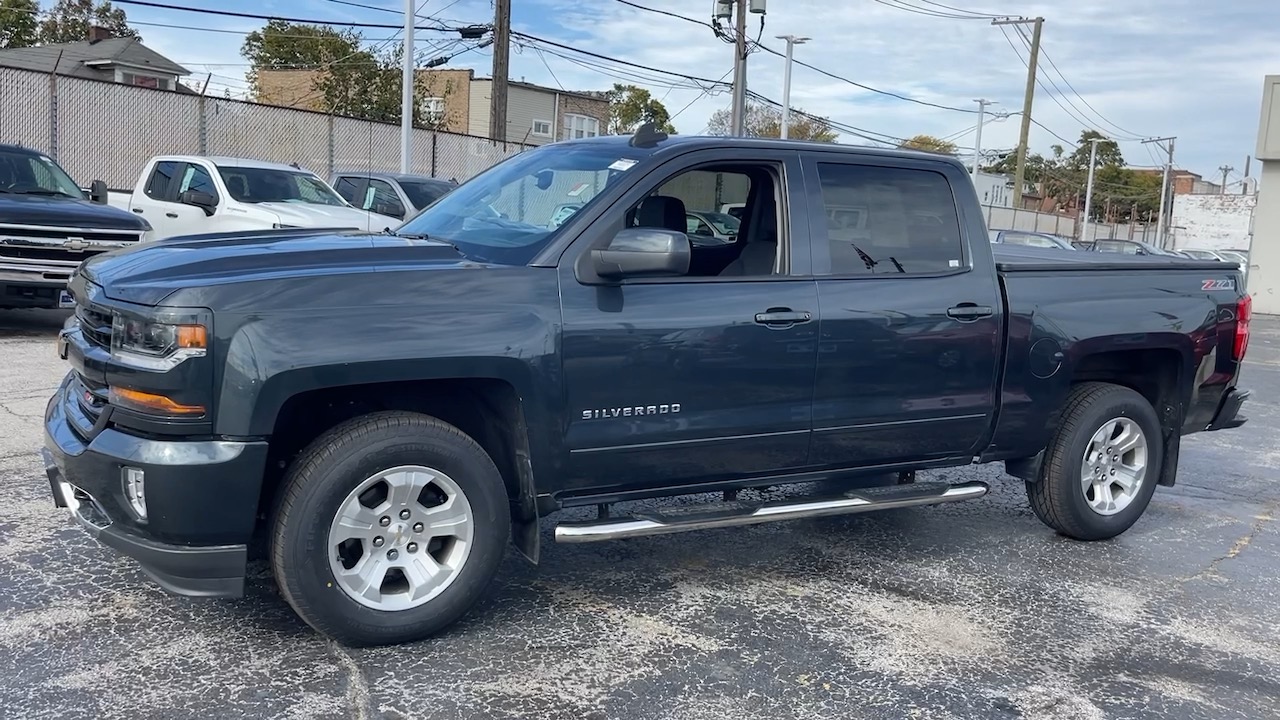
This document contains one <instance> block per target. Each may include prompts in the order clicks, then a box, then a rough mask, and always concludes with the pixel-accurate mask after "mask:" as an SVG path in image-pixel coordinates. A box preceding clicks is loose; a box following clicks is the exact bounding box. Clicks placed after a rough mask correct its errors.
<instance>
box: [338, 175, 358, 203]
mask: <svg viewBox="0 0 1280 720" xmlns="http://www.w3.org/2000/svg"><path fill="white" fill-rule="evenodd" d="M363 184H364V181H363V180H361V179H360V178H353V177H347V176H345V175H344V176H343V177H340V178H338V182H336V183H334V185H333V189H334V190H336V191H337V192H338V194H339V195H341V196H342V199H343V200H346V201H347V202H349V203H351V204H352V205H356V204H359V202H360V194H361V193H360V187H361V186H362V185H363Z"/></svg>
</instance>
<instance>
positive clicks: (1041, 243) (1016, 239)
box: [1004, 233, 1058, 248]
mask: <svg viewBox="0 0 1280 720" xmlns="http://www.w3.org/2000/svg"><path fill="white" fill-rule="evenodd" d="M1004 242H1006V243H1008V244H1009V245H1027V246H1030V247H1042V248H1056V247H1058V244H1057V243H1055V242H1054V241H1052V240H1050V239H1049V238H1047V237H1043V236H1040V235H1030V234H1028V233H1005V234H1004Z"/></svg>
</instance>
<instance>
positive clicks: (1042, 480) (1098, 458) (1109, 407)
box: [1027, 383, 1163, 540]
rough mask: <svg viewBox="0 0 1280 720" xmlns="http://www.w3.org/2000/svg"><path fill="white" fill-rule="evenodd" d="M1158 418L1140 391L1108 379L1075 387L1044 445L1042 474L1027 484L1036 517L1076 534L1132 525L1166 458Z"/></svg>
mask: <svg viewBox="0 0 1280 720" xmlns="http://www.w3.org/2000/svg"><path fill="white" fill-rule="evenodd" d="M1161 447H1162V445H1161V442H1160V422H1159V419H1158V418H1157V417H1156V413H1155V410H1153V409H1152V407H1151V403H1149V402H1147V399H1146V398H1144V397H1142V396H1141V395H1139V394H1138V393H1137V392H1134V391H1133V390H1130V389H1129V388H1126V387H1121V386H1119V385H1111V384H1107V383H1083V384H1080V385H1077V386H1076V387H1074V388H1073V389H1072V391H1071V394H1070V395H1069V396H1068V397H1067V402H1066V405H1065V406H1064V408H1063V411H1062V421H1061V422H1060V423H1059V425H1058V429H1057V430H1056V431H1055V432H1054V435H1053V438H1052V440H1050V442H1049V446H1048V448H1046V450H1045V458H1044V464H1043V466H1042V467H1041V469H1040V477H1039V478H1038V479H1037V480H1036V481H1035V482H1029V483H1027V497H1028V498H1029V499H1030V501H1031V508H1032V510H1033V511H1035V514H1036V516H1037V517H1039V518H1040V520H1042V521H1043V522H1044V523H1045V524H1046V525H1048V526H1049V527H1051V528H1053V529H1054V530H1057V531H1058V532H1060V533H1062V534H1063V535H1067V536H1069V537H1073V538H1076V539H1077V540H1104V539H1106V538H1111V537H1115V536H1116V535H1119V534H1120V533H1122V532H1124V531H1125V530H1128V529H1129V528H1130V527H1131V526H1132V525H1133V524H1134V523H1135V522H1137V520H1138V518H1139V517H1140V516H1141V515H1142V513H1143V511H1145V510H1146V509H1147V504H1148V503H1150V502H1151V495H1152V494H1153V493H1154V492H1155V489H1156V479H1157V478H1159V477H1160V465H1161V462H1162V460H1163V457H1162V450H1161Z"/></svg>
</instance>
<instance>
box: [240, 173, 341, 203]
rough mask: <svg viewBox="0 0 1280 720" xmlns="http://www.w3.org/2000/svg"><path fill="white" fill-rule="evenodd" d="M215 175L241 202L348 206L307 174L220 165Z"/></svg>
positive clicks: (318, 179) (316, 178)
mask: <svg viewBox="0 0 1280 720" xmlns="http://www.w3.org/2000/svg"><path fill="white" fill-rule="evenodd" d="M218 174H219V175H221V176H222V182H223V183H225V184H226V186H227V192H228V193H230V194H231V197H233V198H235V199H236V200H239V201H240V202H245V203H263V202H284V203H306V204H309V205H339V206H343V205H346V204H347V203H346V202H345V201H344V200H343V199H342V198H340V197H338V194H337V193H336V192H334V191H333V190H332V189H330V188H329V186H328V185H325V184H324V181H323V180H321V179H320V178H318V177H316V176H315V175H312V174H311V173H307V172H292V171H289V170H277V169H275V168H255V167H234V166H229V165H228V166H223V165H219V166H218Z"/></svg>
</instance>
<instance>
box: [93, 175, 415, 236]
mask: <svg viewBox="0 0 1280 720" xmlns="http://www.w3.org/2000/svg"><path fill="white" fill-rule="evenodd" d="M108 201H109V202H110V203H111V204H112V205H114V206H116V207H119V208H122V209H124V210H128V211H130V212H132V213H133V214H135V215H139V216H141V217H144V218H146V219H147V221H148V222H150V223H151V225H152V227H154V228H155V233H154V237H153V239H155V240H164V239H167V238H171V237H177V236H182V235H201V234H209V233H226V232H236V231H241V232H243V231H251V230H267V229H273V228H275V229H279V228H326V229H330V230H338V229H352V230H364V231H369V232H380V231H382V230H384V229H386V228H394V227H396V226H397V225H399V224H400V220H399V219H397V218H394V217H388V216H386V215H379V214H377V213H374V212H368V211H365V210H361V209H360V208H357V207H353V206H352V205H351V204H350V203H348V202H347V201H346V200H344V199H343V198H342V197H341V196H340V195H338V193H336V192H334V190H333V188H331V187H329V185H328V184H326V183H325V181H324V180H321V179H320V178H319V177H317V176H316V175H314V174H312V173H310V172H308V171H306V170H303V169H301V168H298V167H296V166H293V165H284V164H281V163H273V162H264V161H260V160H246V159H244V158H232V157H204V156H199V155H163V156H157V157H153V158H151V160H149V161H148V162H147V165H146V167H145V168H143V169H142V174H141V175H139V176H138V181H137V183H136V184H135V185H134V188H133V192H116V191H112V192H110V193H108Z"/></svg>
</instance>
